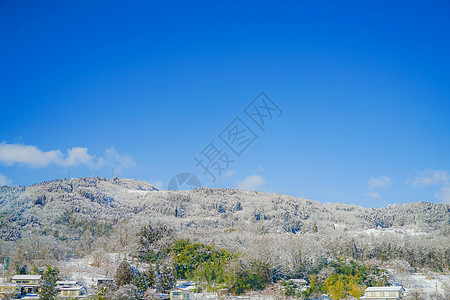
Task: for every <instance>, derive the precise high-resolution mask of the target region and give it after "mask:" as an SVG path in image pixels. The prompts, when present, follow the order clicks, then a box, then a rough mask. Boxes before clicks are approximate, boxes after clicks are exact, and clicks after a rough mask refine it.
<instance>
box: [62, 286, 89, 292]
mask: <svg viewBox="0 0 450 300" xmlns="http://www.w3.org/2000/svg"><path fill="white" fill-rule="evenodd" d="M82 288H83V287H82V286H80V285H76V286H67V287H62V288H60V290H61V291H77V290H81V289H82Z"/></svg>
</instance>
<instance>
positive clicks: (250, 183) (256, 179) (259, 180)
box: [237, 175, 266, 190]
mask: <svg viewBox="0 0 450 300" xmlns="http://www.w3.org/2000/svg"><path fill="white" fill-rule="evenodd" d="M265 183H266V182H265V181H264V177H262V176H261V175H252V176H248V177H246V178H244V180H242V181H238V182H237V187H238V188H239V189H242V190H256V189H258V188H259V187H261V186H263V185H264V184H265Z"/></svg>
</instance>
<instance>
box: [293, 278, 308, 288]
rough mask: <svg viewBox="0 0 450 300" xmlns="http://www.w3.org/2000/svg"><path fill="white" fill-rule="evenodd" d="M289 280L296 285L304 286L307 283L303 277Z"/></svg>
mask: <svg viewBox="0 0 450 300" xmlns="http://www.w3.org/2000/svg"><path fill="white" fill-rule="evenodd" d="M289 281H292V283H293V284H295V285H296V286H298V287H301V286H305V285H306V284H307V282H306V280H305V279H298V278H294V279H289Z"/></svg>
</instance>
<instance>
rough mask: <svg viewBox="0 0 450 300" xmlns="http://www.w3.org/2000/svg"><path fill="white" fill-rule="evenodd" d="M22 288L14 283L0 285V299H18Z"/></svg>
mask: <svg viewBox="0 0 450 300" xmlns="http://www.w3.org/2000/svg"><path fill="white" fill-rule="evenodd" d="M22 289H23V287H22V286H21V285H18V284H15V283H2V284H0V299H4V298H6V299H11V298H19V297H20V295H22Z"/></svg>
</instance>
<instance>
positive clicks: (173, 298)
mask: <svg viewBox="0 0 450 300" xmlns="http://www.w3.org/2000/svg"><path fill="white" fill-rule="evenodd" d="M169 297H170V300H191V299H194V297H193V296H192V292H191V291H190V290H185V289H181V288H173V289H171V290H169Z"/></svg>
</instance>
